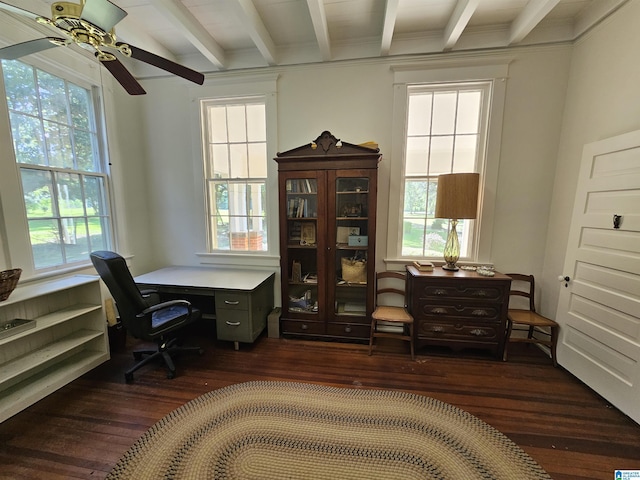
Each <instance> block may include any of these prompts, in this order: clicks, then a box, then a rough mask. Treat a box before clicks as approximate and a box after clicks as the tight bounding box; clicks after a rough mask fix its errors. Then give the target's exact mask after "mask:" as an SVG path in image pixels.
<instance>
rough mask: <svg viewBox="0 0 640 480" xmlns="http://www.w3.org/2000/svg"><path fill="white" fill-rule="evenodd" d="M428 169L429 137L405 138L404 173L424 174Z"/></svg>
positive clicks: (409, 174)
mask: <svg viewBox="0 0 640 480" xmlns="http://www.w3.org/2000/svg"><path fill="white" fill-rule="evenodd" d="M428 169H429V137H409V138H407V153H406V165H405V175H407V176H412V175H426V174H427V172H428Z"/></svg>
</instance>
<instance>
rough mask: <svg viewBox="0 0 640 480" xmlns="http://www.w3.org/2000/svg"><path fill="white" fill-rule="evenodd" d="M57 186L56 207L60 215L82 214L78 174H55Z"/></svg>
mask: <svg viewBox="0 0 640 480" xmlns="http://www.w3.org/2000/svg"><path fill="white" fill-rule="evenodd" d="M56 185H57V188H58V208H59V211H60V216H62V217H82V216H84V214H85V212H84V205H83V201H82V190H81V188H80V175H75V174H70V173H58V174H56Z"/></svg>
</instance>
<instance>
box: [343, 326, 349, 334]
mask: <svg viewBox="0 0 640 480" xmlns="http://www.w3.org/2000/svg"><path fill="white" fill-rule="evenodd" d="M344 332H345V333H351V325H347V326H346V327H344Z"/></svg>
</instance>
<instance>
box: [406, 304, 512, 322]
mask: <svg viewBox="0 0 640 480" xmlns="http://www.w3.org/2000/svg"><path fill="white" fill-rule="evenodd" d="M476 303H479V302H476ZM500 315H501V305H496V304H494V303H487V304H484V305H483V304H482V303H480V304H479V305H477V304H470V303H468V302H466V303H464V302H462V303H458V302H455V301H452V302H450V303H444V302H440V303H431V302H426V301H422V300H421V301H420V302H418V308H417V311H416V312H414V316H415V317H416V319H418V320H419V319H421V318H429V319H430V321H436V322H437V321H438V319H446V318H450V317H466V318H469V319H473V320H482V321H486V322H489V321H494V322H498V323H499V322H500V321H501V318H500Z"/></svg>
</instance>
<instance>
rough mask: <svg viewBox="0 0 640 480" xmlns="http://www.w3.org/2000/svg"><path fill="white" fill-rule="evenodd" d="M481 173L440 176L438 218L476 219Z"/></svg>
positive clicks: (437, 200)
mask: <svg viewBox="0 0 640 480" xmlns="http://www.w3.org/2000/svg"><path fill="white" fill-rule="evenodd" d="M479 183H480V174H479V173H448V174H445V175H440V176H438V196H437V197H436V214H435V216H436V218H449V219H456V220H460V219H463V218H476V215H477V211H478V185H479Z"/></svg>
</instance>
